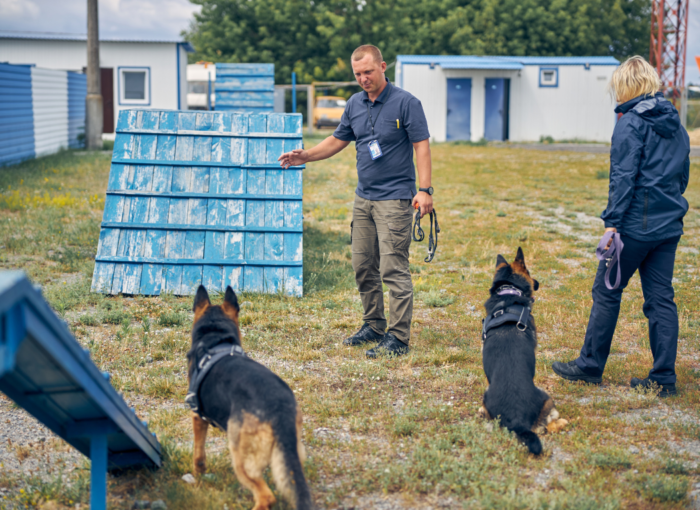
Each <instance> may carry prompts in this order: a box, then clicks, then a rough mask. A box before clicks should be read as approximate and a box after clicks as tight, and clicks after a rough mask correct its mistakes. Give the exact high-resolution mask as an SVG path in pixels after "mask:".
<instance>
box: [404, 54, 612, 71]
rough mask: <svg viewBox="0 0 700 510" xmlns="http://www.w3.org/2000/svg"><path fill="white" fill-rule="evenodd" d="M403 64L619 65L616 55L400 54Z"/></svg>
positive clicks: (450, 66)
mask: <svg viewBox="0 0 700 510" xmlns="http://www.w3.org/2000/svg"><path fill="white" fill-rule="evenodd" d="M396 59H397V61H398V62H399V63H402V64H434V65H439V66H440V67H442V68H443V69H520V68H522V67H523V66H526V65H561V66H566V65H585V64H590V65H599V66H600V65H607V66H610V65H615V66H616V65H619V64H620V62H619V61H618V60H617V59H616V58H615V57H513V56H477V55H399V56H398V57H396Z"/></svg>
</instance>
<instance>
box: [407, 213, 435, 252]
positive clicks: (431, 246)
mask: <svg viewBox="0 0 700 510" xmlns="http://www.w3.org/2000/svg"><path fill="white" fill-rule="evenodd" d="M429 218H430V235H429V236H428V256H427V257H425V262H430V261H432V260H433V257H434V256H435V252H436V251H437V245H438V234H439V233H440V225H439V224H438V219H437V211H436V210H435V209H433V212H431V213H430V214H429ZM433 223H435V238H434V239H433ZM416 232H417V233H418V235H416ZM412 235H413V240H414V241H416V242H419V243H420V242H421V241H422V240H423V239H425V232H423V229H422V228H421V226H420V207H418V208H417V209H416V221H415V223H414V224H413V232H412Z"/></svg>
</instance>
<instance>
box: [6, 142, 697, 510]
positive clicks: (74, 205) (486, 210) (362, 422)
mask: <svg viewBox="0 0 700 510" xmlns="http://www.w3.org/2000/svg"><path fill="white" fill-rule="evenodd" d="M319 140H320V138H315V139H313V140H307V144H309V143H311V144H313V143H317V142H318V141H319ZM432 153H433V167H434V178H433V185H434V187H435V189H436V194H435V197H434V199H435V205H436V208H437V210H438V213H439V214H440V226H441V228H442V230H443V231H442V233H441V235H440V245H439V247H438V251H437V255H436V256H435V259H434V261H433V262H432V263H430V264H426V263H424V262H423V259H424V258H425V255H426V250H427V242H426V241H424V242H423V243H415V242H414V243H412V246H411V261H410V262H411V266H410V270H411V274H412V276H413V281H414V291H415V303H414V317H413V324H412V336H411V354H410V355H408V356H406V357H402V358H398V359H391V360H377V361H370V360H368V359H366V358H365V356H364V349H349V348H346V347H343V346H342V345H341V342H342V340H343V338H345V337H346V336H348V335H350V334H352V333H353V332H355V331H356V330H357V329H358V328H359V326H360V325H361V316H362V308H361V306H360V302H359V296H358V293H357V290H356V287H355V281H354V274H353V271H352V264H351V251H350V244H349V243H350V220H351V216H352V212H351V211H352V202H353V197H354V187H355V184H356V178H357V177H356V175H357V174H356V170H355V168H354V160H355V155H354V149H353V148H352V147H350V148H348V149H347V150H346V151H344V152H343V153H341V154H340V155H339V156H337V157H336V158H334V159H332V160H330V161H326V162H319V163H312V164H310V165H308V168H307V169H306V170H305V172H304V294H305V295H304V297H303V298H301V299H297V298H290V297H286V296H283V295H253V294H242V295H240V296H239V301H240V302H241V303H245V306H243V308H242V311H241V326H242V328H243V335H244V336H243V339H242V341H243V346H244V348H245V349H246V351H247V352H249V353H250V355H251V356H252V357H253V358H254V359H256V360H258V361H260V362H261V363H264V364H265V365H266V366H268V367H270V368H271V369H272V370H274V371H275V372H276V373H277V374H279V375H280V376H281V377H282V378H283V379H284V380H285V381H287V383H288V384H289V385H290V387H291V388H292V389H293V390H294V391H295V395H296V398H297V401H298V403H299V406H300V408H301V410H302V411H303V413H304V426H303V433H302V434H303V440H304V442H305V443H306V445H307V448H308V453H309V460H308V462H307V464H306V466H305V471H306V474H307V477H308V479H309V482H310V484H311V488H312V492H313V494H314V497H315V500H316V503H317V505H318V507H319V508H339V507H341V508H350V507H352V506H354V507H355V508H375V507H379V506H380V502H382V501H385V500H389V501H390V502H391V504H392V505H394V506H395V507H397V508H401V507H406V508H409V507H410V508H422V507H426V506H431V507H433V508H435V507H438V505H442V506H441V507H442V508H476V509H491V508H518V509H579V510H585V509H591V510H593V509H596V510H597V509H617V508H637V509H642V508H655V509H656V508H673V509H679V508H684V507H685V505H686V504H687V494H688V491H689V490H690V489H691V488H692V487H693V485H694V484H696V483H698V482H700V477H699V473H698V468H697V465H698V461H700V451H699V448H698V446H697V445H698V441H700V427H698V426H697V423H698V422H699V418H700V392H699V391H698V389H700V362H698V360H697V352H698V350H700V336H699V333H698V325H700V312H699V311H698V310H700V298H699V297H698V289H699V288H700V282H698V274H699V273H698V272H697V268H698V267H699V266H700V256H699V255H697V254H696V252H697V249H698V248H700V245H699V244H698V242H697V239H698V237H697V236H698V233H700V228H699V227H700V212H699V209H700V181H698V180H697V179H696V178H695V177H696V174H697V171H698V169H699V166H698V162H697V160H693V162H692V167H691V174H692V175H691V180H690V186H689V188H688V191H687V193H686V198H687V199H688V201H689V202H690V204H691V208H690V211H689V212H688V215H687V216H686V219H685V231H686V236H685V237H684V238H683V239H682V241H681V248H682V250H680V251H679V252H678V254H677V259H676V272H675V277H676V278H677V283H676V284H675V291H676V303H677V305H678V310H679V317H680V342H679V351H678V363H677V371H678V388H679V391H680V394H679V396H677V397H674V398H670V399H667V400H664V401H663V403H661V401H660V400H659V399H658V398H656V397H655V396H653V395H652V394H651V393H650V392H647V393H644V392H634V391H630V390H629V388H628V386H627V385H628V384H629V379H630V378H631V377H633V376H634V377H643V376H645V375H646V373H647V371H648V370H649V368H650V367H651V365H652V358H651V354H650V352H649V347H648V333H647V326H646V321H645V318H644V316H643V314H642V302H643V298H642V292H641V286H640V283H639V279H638V277H637V276H635V277H634V278H633V279H632V281H631V283H630V286H629V287H628V289H627V290H626V291H625V298H624V299H623V301H622V306H621V313H620V322H619V324H618V327H617V330H616V333H615V340H614V342H613V346H612V351H611V356H610V359H609V362H608V365H607V367H606V372H605V375H604V378H603V382H604V384H603V385H602V387H599V388H596V387H589V386H584V385H577V384H570V383H567V382H565V381H562V380H561V379H559V378H557V377H556V376H555V375H554V374H553V372H552V371H551V363H552V361H555V360H562V361H568V360H570V359H573V358H575V357H576V356H577V354H578V351H579V349H580V347H581V342H582V339H583V335H584V332H585V327H586V323H587V319H588V313H589V310H590V305H591V297H590V287H591V283H592V279H593V275H594V273H595V269H596V267H597V263H596V260H595V257H594V251H595V245H596V240H597V239H598V238H599V237H600V235H601V234H602V231H603V225H602V222H601V221H600V220H598V219H597V218H598V216H599V214H600V212H601V211H602V210H603V209H604V208H605V205H606V202H607V188H608V181H607V171H605V170H601V169H604V168H607V167H608V166H609V161H608V158H607V157H606V156H605V155H601V154H586V153H565V152H538V151H529V150H519V149H517V148H509V149H500V148H497V147H490V146H480V145H460V144H438V145H434V146H433V147H432ZM109 158H110V156H109V154H103V153H98V154H86V155H76V154H75V153H73V152H65V153H61V154H58V155H56V156H52V157H48V158H43V159H40V160H35V161H30V162H26V163H23V164H22V165H19V166H15V167H10V168H3V169H2V171H0V268H4V269H16V268H21V269H24V270H25V271H27V272H28V274H29V275H30V276H31V278H32V279H33V280H34V281H35V282H36V283H38V284H40V285H41V286H42V289H43V292H44V295H45V297H46V298H47V299H48V300H49V302H50V303H51V305H52V306H53V308H54V309H55V310H56V311H57V313H58V314H59V315H61V317H63V318H64V319H65V320H66V321H67V323H68V325H69V327H70V328H71V330H72V332H73V333H74V334H75V336H76V338H77V339H78V340H79V342H81V343H82V344H83V346H85V347H86V348H88V349H89V350H90V353H91V357H92V359H93V360H94V361H95V363H96V364H97V365H98V367H99V368H100V369H101V370H105V371H108V372H110V374H111V376H112V379H111V381H112V383H113V384H114V386H115V387H116V388H117V390H118V391H120V392H122V393H123V394H124V395H125V397H126V398H128V399H133V400H134V402H135V404H134V405H135V407H136V410H137V413H138V414H139V416H140V417H142V419H147V420H148V422H149V427H150V428H151V430H154V431H156V432H157V433H158V437H159V439H160V440H161V442H162V444H163V452H164V466H163V468H162V469H161V470H159V471H156V472H136V473H127V474H124V475H122V476H120V477H115V478H110V482H109V483H110V489H109V490H110V508H116V509H124V510H126V509H129V508H131V507H132V506H133V503H134V501H135V500H137V499H149V500H151V501H152V500H155V499H163V500H164V501H166V503H167V505H168V508H170V509H187V510H191V509H193V508H197V509H199V508H203V509H209V508H211V509H218V510H220V509H221V508H223V507H224V505H227V506H228V508H229V509H231V510H234V509H249V508H251V507H252V506H253V505H252V498H251V496H250V493H249V492H247V491H246V490H245V489H243V488H242V487H241V486H240V484H239V483H238V482H237V480H236V478H235V476H234V474H233V470H232V468H231V465H230V460H229V458H228V453H227V450H226V447H225V438H224V436H223V434H222V433H221V432H218V431H213V432H211V436H210V440H209V442H208V448H209V465H210V469H209V471H210V473H212V474H213V475H214V476H213V477H210V478H207V479H202V480H200V481H199V483H198V484H196V485H193V486H190V485H186V484H184V483H183V482H182V481H181V480H180V477H181V476H182V475H183V474H185V473H188V472H190V471H191V469H192V468H191V463H192V446H191V441H192V431H191V421H190V418H189V414H188V411H187V410H186V409H185V408H184V406H183V405H182V399H183V398H184V396H185V393H186V386H187V381H186V367H187V365H186V358H185V356H186V353H187V351H188V350H189V347H190V328H191V324H192V311H191V307H192V299H191V298H189V297H182V298H181V297H177V296H171V295H163V296H160V297H155V298H153V297H143V296H112V297H108V296H102V295H99V294H92V293H90V281H91V277H92V270H93V267H94V262H93V258H94V254H95V252H96V249H97V241H98V238H99V225H100V221H101V216H102V209H103V207H104V191H105V188H106V184H107V177H108V172H109ZM518 246H522V248H523V250H524V252H525V257H526V262H527V265H528V267H529V268H530V271H531V273H532V275H533V277H534V278H537V279H538V280H539V282H540V284H541V287H540V291H539V292H537V294H536V295H537V301H536V302H535V305H534V309H533V312H532V313H533V316H534V317H535V320H536V323H537V330H538V335H539V336H538V357H537V367H536V376H535V382H536V384H537V385H538V386H539V387H540V388H542V389H544V390H545V391H547V392H548V393H549V394H550V395H551V396H552V397H553V398H554V400H555V402H556V403H557V407H558V409H559V412H560V414H561V416H562V417H563V418H566V419H567V420H569V422H570V424H569V425H568V426H567V428H565V429H564V431H562V432H560V433H557V434H554V435H548V436H544V437H543V438H542V441H543V444H544V448H545V454H544V455H543V456H542V457H541V458H533V457H531V456H529V455H528V454H527V452H526V450H525V448H524V447H523V446H522V445H520V444H519V443H518V442H517V441H516V440H515V438H514V437H513V436H512V435H511V434H508V433H507V432H506V431H503V430H501V429H498V428H494V427H493V426H492V425H490V424H484V423H482V422H481V421H479V420H478V419H477V418H476V417H475V415H476V412H477V410H478V408H479V406H480V402H481V396H482V395H483V392H484V390H485V389H486V387H487V384H488V383H487V381H486V379H485V377H484V375H483V370H482V366H481V340H480V330H481V317H482V314H483V307H482V306H483V302H484V301H485V300H486V298H487V296H488V288H489V287H490V284H491V278H492V275H493V270H494V265H495V260H496V255H497V254H499V253H500V254H503V255H504V256H505V257H506V258H507V259H508V260H512V258H513V257H514V255H515V252H516V250H517V248H518ZM218 299H221V298H220V297H217V298H215V301H216V300H218ZM390 307H391V303H389V302H387V303H385V308H386V309H387V310H388V309H390ZM146 413H148V414H147V415H146ZM50 447H51V448H53V449H54V450H55V451H56V452H60V451H63V449H65V445H62V444H61V443H60V442H59V441H56V442H53V443H51V446H50ZM0 448H8V447H7V446H5V445H0ZM47 448H48V447H47ZM29 454H30V455H35V454H36V453H34V452H33V451H29ZM86 467H87V463H85V464H84V465H82V466H80V468H79V469H77V470H75V471H72V472H69V473H65V474H64V478H61V477H60V476H58V475H57V476H56V478H55V479H53V480H44V481H41V480H39V479H38V478H36V477H33V475H26V474H21V473H17V472H12V471H9V470H3V469H0V487H2V488H7V489H8V492H7V493H4V495H5V498H6V499H5V500H0V508H2V507H3V505H5V504H7V505H8V506H9V505H10V504H11V505H14V506H9V507H10V508H14V507H20V508H24V505H25V504H26V505H27V506H29V507H30V508H32V507H35V506H37V505H38V504H39V503H40V502H42V501H48V500H53V501H56V502H57V503H59V504H60V505H63V507H74V504H75V503H77V502H79V503H81V504H82V505H83V507H84V506H85V505H87V501H88V497H89V491H88V481H89V480H88V479H89V476H88V471H87V469H86ZM266 476H268V477H269V474H268V475H266ZM20 489H22V490H23V491H24V492H20ZM63 507H59V508H63ZM288 508H290V507H289V506H288V505H286V504H285V503H279V504H278V505H277V506H276V507H275V509H276V510H277V509H288Z"/></svg>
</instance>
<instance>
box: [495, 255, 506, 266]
mask: <svg viewBox="0 0 700 510" xmlns="http://www.w3.org/2000/svg"><path fill="white" fill-rule="evenodd" d="M503 264H505V265H506V266H507V265H508V261H507V260H506V259H505V258H504V257H503V255H498V257H496V269H498V268H499V267H500V266H501V265H503Z"/></svg>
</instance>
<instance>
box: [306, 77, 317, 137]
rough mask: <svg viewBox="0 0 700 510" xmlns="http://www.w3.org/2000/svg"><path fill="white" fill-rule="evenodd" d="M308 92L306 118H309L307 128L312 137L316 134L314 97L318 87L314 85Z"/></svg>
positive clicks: (310, 86) (309, 87) (308, 88)
mask: <svg viewBox="0 0 700 510" xmlns="http://www.w3.org/2000/svg"><path fill="white" fill-rule="evenodd" d="M306 90H307V93H306V116H307V117H308V118H307V122H306V127H307V128H308V133H309V134H310V135H312V134H314V96H315V95H316V87H315V86H314V85H313V83H312V84H311V85H309V86H308V87H307V88H306Z"/></svg>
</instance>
